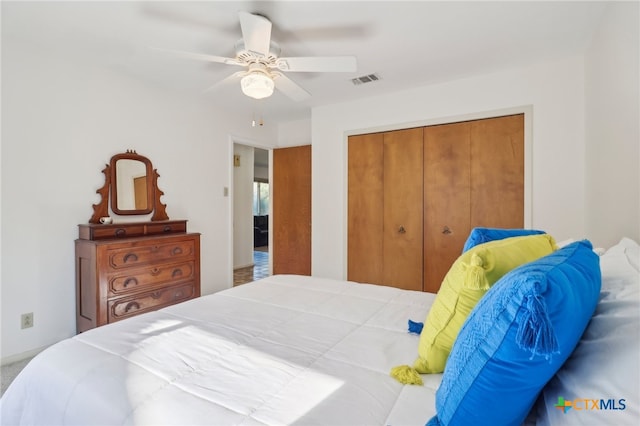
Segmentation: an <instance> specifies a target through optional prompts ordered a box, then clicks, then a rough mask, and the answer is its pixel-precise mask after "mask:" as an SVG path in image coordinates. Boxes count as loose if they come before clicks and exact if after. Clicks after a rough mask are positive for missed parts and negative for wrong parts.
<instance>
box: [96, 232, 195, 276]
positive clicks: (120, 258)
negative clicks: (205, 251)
mask: <svg viewBox="0 0 640 426" xmlns="http://www.w3.org/2000/svg"><path fill="white" fill-rule="evenodd" d="M194 256H195V242H194V240H193V239H189V240H179V241H168V242H156V243H155V244H145V245H136V246H130V247H126V248H121V249H111V250H109V251H108V258H109V265H110V266H111V267H112V268H114V269H121V268H130V267H136V266H140V265H145V264H148V263H153V262H159V261H161V262H175V261H180V260H182V259H190V258H193V257H194Z"/></svg>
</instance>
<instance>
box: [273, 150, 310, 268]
mask: <svg viewBox="0 0 640 426" xmlns="http://www.w3.org/2000/svg"><path fill="white" fill-rule="evenodd" d="M272 191H273V200H272V214H273V240H272V241H273V248H272V253H273V254H272V255H273V273H274V274H298V275H311V146H310V145H305V146H299V147H293V148H281V149H274V150H273V189H272Z"/></svg>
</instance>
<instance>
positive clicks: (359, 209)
mask: <svg viewBox="0 0 640 426" xmlns="http://www.w3.org/2000/svg"><path fill="white" fill-rule="evenodd" d="M347 150H348V157H347V158H348V167H347V169H348V175H347V185H348V189H347V193H348V195H347V197H348V200H347V218H348V219H347V279H348V280H350V281H357V282H362V283H373V284H380V283H382V282H383V274H382V266H383V265H382V260H383V256H382V241H383V238H382V237H383V235H382V231H383V222H382V221H383V205H384V196H383V184H382V179H383V134H382V133H372V134H368V135H357V136H350V137H349V141H348V146H347Z"/></svg>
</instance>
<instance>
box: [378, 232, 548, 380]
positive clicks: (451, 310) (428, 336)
mask: <svg viewBox="0 0 640 426" xmlns="http://www.w3.org/2000/svg"><path fill="white" fill-rule="evenodd" d="M556 249H557V246H556V243H555V240H554V239H553V237H551V236H550V235H548V234H540V235H527V236H521V237H511V238H505V239H503V240H497V241H490V242H488V243H484V244H480V245H477V246H475V247H473V248H471V249H470V250H468V251H466V252H464V253H463V254H462V255H461V256H460V257H459V258H458V259H457V260H456V261H455V262H454V263H453V265H452V266H451V269H449V272H447V275H446V276H445V277H444V280H443V281H442V285H441V286H440V290H439V291H438V294H437V296H436V299H435V300H434V302H433V305H432V306H431V309H430V310H429V313H428V314H427V318H426V321H425V323H424V327H423V329H422V332H421V333H420V343H419V345H418V359H416V361H415V363H414V364H413V368H411V367H409V366H399V367H395V368H394V369H393V370H392V372H391V375H392V376H393V377H395V378H396V379H398V380H399V381H400V382H402V383H419V382H420V381H419V380H417V378H416V377H415V376H416V375H417V374H416V373H423V374H424V373H442V372H443V371H444V366H445V363H446V361H447V357H448V356H449V352H450V351H451V347H452V346H453V342H454V341H455V339H456V336H457V335H458V332H459V331H460V328H461V327H462V324H463V323H464V321H465V320H466V319H467V316H468V315H469V313H471V310H472V309H473V308H474V307H475V305H476V303H478V301H479V300H480V299H481V298H482V296H483V295H484V294H485V293H486V292H487V290H489V288H490V287H491V286H492V285H493V284H494V283H495V282H496V281H498V280H499V279H500V278H501V277H502V276H503V275H504V274H506V273H507V272H509V271H510V270H512V269H514V268H516V267H518V266H520V265H523V264H525V263H528V262H532V261H534V260H536V259H539V258H541V257H543V256H546V255H548V254H550V253H552V252H553V251H554V250H556ZM409 378H410V379H409Z"/></svg>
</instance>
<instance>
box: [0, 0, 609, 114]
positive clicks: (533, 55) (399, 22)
mask: <svg viewBox="0 0 640 426" xmlns="http://www.w3.org/2000/svg"><path fill="white" fill-rule="evenodd" d="M606 3H607V2H606V1H602V2H595V1H586V2H577V1H567V2H561V1H549V2H544V1H531V2H523V1H509V2H485V1H470V2H469V1H467V2H461V1H446V2H436V1H408V2H400V1H337V2H332V1H315V2H312V1H231V2H228V1H227V2H221V1H200V2H183V1H162V2H148V1H142V2H92V1H84V2H46V3H45V2H37V3H33V2H7V1H2V37H3V40H6V39H7V38H10V39H12V40H14V41H17V42H19V43H23V44H24V45H25V47H26V46H28V45H31V46H35V47H36V48H41V49H46V50H47V51H48V52H50V53H52V54H55V55H59V56H60V57H62V58H64V59H65V60H70V61H76V60H77V61H82V62H85V63H92V64H98V65H100V66H105V67H109V68H110V69H113V70H116V71H118V72H121V73H125V74H127V75H129V76H131V77H134V78H137V79H141V80H143V81H146V82H148V83H149V84H154V85H159V86H162V87H164V88H167V89H169V90H177V91H181V92H183V93H185V94H187V95H188V96H193V97H201V98H203V99H205V100H206V101H207V102H211V103H212V104H216V105H220V106H222V107H224V108H225V109H226V110H229V111H234V112H237V113H239V114H247V115H248V116H249V115H253V114H257V115H258V116H263V117H264V120H265V121H267V120H268V121H288V120H297V119H301V118H305V117H308V116H309V114H310V110H311V107H314V106H319V105H326V104H331V103H335V102H341V101H345V100H349V99H356V98H364V97H370V96H374V95H377V94H382V93H386V92H391V91H397V90H405V89H411V88H412V87H416V86H421V85H427V84H434V83H439V82H444V81H449V80H454V79H459V78H464V77H467V76H471V75H477V74H482V73H489V72H492V71H495V70H499V69H504V68H510V67H517V66H522V65H527V64H531V63H535V62H540V61H546V60H550V59H553V58H558V57H562V56H566V55H570V54H578V53H581V52H583V51H584V49H585V48H586V47H587V45H588V43H589V40H590V39H591V36H592V33H593V31H594V29H595V28H596V27H597V24H598V22H599V20H600V17H601V16H602V14H603V13H604V10H605V8H606ZM241 10H243V11H248V12H252V13H259V14H262V15H264V16H266V17H268V18H269V19H270V20H271V21H272V23H273V31H272V38H273V39H274V40H275V41H277V42H278V43H279V44H280V46H281V48H282V53H281V55H282V56H334V55H355V56H356V57H357V61H358V71H357V72H355V73H288V74H287V75H288V76H289V77H290V78H291V79H292V80H294V81H295V82H297V83H298V84H299V85H301V86H302V87H304V88H305V89H306V90H307V91H309V92H310V93H311V94H312V97H311V98H310V99H308V100H306V101H303V102H294V101H291V100H290V99H288V98H286V97H285V96H284V95H282V94H281V93H278V92H276V93H275V94H274V95H273V96H272V97H270V98H268V99H264V100H260V101H256V100H253V99H250V98H247V97H246V96H244V95H243V94H242V93H241V91H240V84H239V82H236V83H233V84H230V85H226V86H224V87H223V88H221V89H219V90H216V91H211V92H207V93H203V92H204V90H205V89H207V88H208V87H210V86H211V85H213V84H214V83H216V82H218V81H220V80H222V79H223V78H225V77H227V76H228V75H230V74H231V73H233V72H235V71H238V70H239V68H237V67H234V66H230V65H223V64H216V63H207V62H200V61H195V60H191V59H185V58H182V57H178V56H174V55H171V54H168V53H167V52H161V51H157V50H154V49H152V47H158V48H164V49H176V50H184V51H190V52H199V53H206V54H212V55H220V56H230V57H233V56H234V43H235V42H236V41H237V40H238V39H239V38H240V37H241V32H240V25H239V21H238V11H241ZM43 66H46V62H45V63H43ZM370 73H377V74H378V75H379V76H380V77H381V80H380V81H379V82H375V83H372V84H366V85H360V86H354V85H353V84H352V83H351V82H350V80H351V79H352V78H354V77H358V76H361V75H366V74H370Z"/></svg>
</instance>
